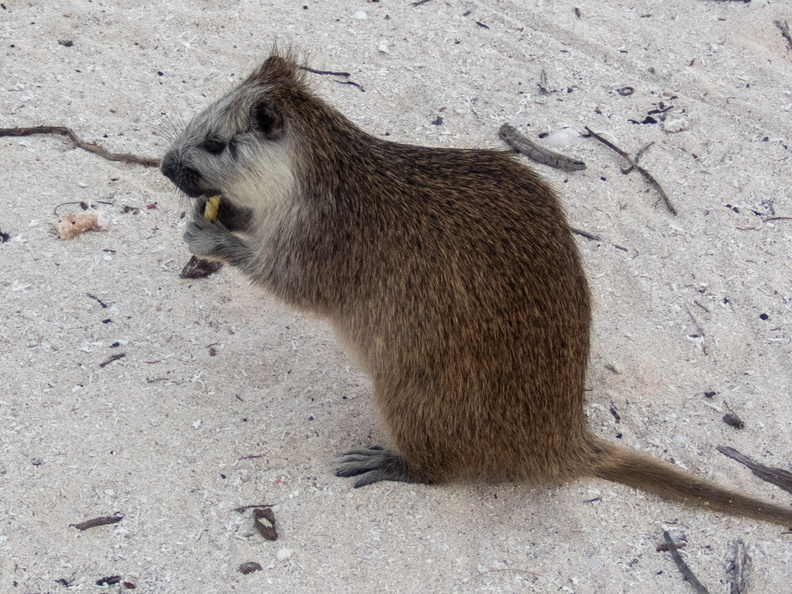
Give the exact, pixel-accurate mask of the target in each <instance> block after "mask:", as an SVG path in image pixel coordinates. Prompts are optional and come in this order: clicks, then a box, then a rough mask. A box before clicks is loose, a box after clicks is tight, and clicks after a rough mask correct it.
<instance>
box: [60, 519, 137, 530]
mask: <svg viewBox="0 0 792 594" xmlns="http://www.w3.org/2000/svg"><path fill="white" fill-rule="evenodd" d="M123 519H124V516H102V517H101V518H93V519H92V520H86V521H85V522H80V523H79V524H69V526H73V527H74V528H77V530H88V529H89V528H96V527H97V526H109V525H110V524H117V523H118V522H120V521H121V520H123Z"/></svg>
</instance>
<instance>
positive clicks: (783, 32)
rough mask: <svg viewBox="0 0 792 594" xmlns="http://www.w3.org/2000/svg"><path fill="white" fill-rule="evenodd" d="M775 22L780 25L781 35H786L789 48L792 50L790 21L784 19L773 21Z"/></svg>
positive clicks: (777, 25)
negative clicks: (782, 20)
mask: <svg viewBox="0 0 792 594" xmlns="http://www.w3.org/2000/svg"><path fill="white" fill-rule="evenodd" d="M773 24H774V25H775V26H776V27H778V29H779V31H781V35H783V36H784V39H786V42H787V49H789V50H792V33H790V32H789V23H787V22H786V21H784V22H783V23H782V22H781V21H773Z"/></svg>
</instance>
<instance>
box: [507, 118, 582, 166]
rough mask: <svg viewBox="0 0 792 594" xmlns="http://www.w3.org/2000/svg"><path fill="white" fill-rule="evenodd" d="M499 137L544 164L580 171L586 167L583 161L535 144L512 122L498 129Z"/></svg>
mask: <svg viewBox="0 0 792 594" xmlns="http://www.w3.org/2000/svg"><path fill="white" fill-rule="evenodd" d="M498 137H499V138H500V139H501V140H502V141H503V142H505V143H506V144H508V145H509V146H510V147H512V148H513V149H514V150H516V151H518V152H520V153H522V154H523V155H525V156H526V157H528V158H529V159H533V160H534V161H536V162H537V163H541V164H542V165H548V166H550V167H555V168H556V169H561V170H563V171H580V170H582V169H585V168H586V164H585V163H584V162H583V161H576V160H574V159H570V158H569V157H565V156H564V155H561V154H559V153H555V152H553V151H551V150H548V149H546V148H544V147H542V146H539V145H538V144H535V143H534V142H533V141H531V140H529V139H528V138H527V137H525V136H524V135H522V134H520V133H519V132H518V131H517V129H516V128H515V127H514V126H512V125H510V124H503V125H502V126H501V127H500V129H499V130H498Z"/></svg>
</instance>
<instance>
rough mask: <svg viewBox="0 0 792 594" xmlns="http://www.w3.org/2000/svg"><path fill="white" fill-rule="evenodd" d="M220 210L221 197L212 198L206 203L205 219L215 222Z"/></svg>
mask: <svg viewBox="0 0 792 594" xmlns="http://www.w3.org/2000/svg"><path fill="white" fill-rule="evenodd" d="M219 210H220V195H219V194H218V195H217V196H212V197H211V198H209V200H207V202H206V208H204V218H205V219H206V220H208V221H214V220H215V219H216V218H217V213H218V211H219Z"/></svg>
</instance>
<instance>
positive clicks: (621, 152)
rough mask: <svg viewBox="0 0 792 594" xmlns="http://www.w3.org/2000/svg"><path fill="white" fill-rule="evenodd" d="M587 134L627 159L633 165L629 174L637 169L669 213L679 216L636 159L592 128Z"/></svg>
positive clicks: (587, 128)
mask: <svg viewBox="0 0 792 594" xmlns="http://www.w3.org/2000/svg"><path fill="white" fill-rule="evenodd" d="M586 132H588V134H589V136H592V137H593V138H596V139H597V140H599V141H600V142H601V143H602V144H604V145H605V146H607V147H608V148H610V149H612V150H614V151H616V152H617V153H618V154H619V155H620V156H621V157H622V158H624V159H626V160H627V162H628V163H629V164H630V165H631V169H628V170H627V171H628V172H629V171H632V169H635V170H636V171H638V173H640V174H641V175H643V176H644V178H646V181H648V182H649V183H650V184H651V185H652V187H654V189H655V190H657V192H658V193H659V194H660V197H661V198H662V199H663V202H665V205H666V208H668V211H669V212H670V213H671V214H672V215H676V214H677V211H676V208H674V205H673V204H671V200H670V199H669V198H668V194H666V193H665V190H663V188H662V187H661V186H660V184H659V183H658V182H657V180H656V179H655V178H654V177H653V176H652V174H651V173H649V172H648V171H647V170H646V169H644V168H643V167H641V166H640V165H638V163H637V161H636V160H635V159H633V158H632V157H630V155H628V154H627V153H626V152H625V151H623V150H622V149H620V148H619V147H618V146H616V145H615V144H613V143H612V142H610V141H609V140H607V139H605V138H603V137H602V136H600V135H599V134H597V133H596V132H593V131H592V130H591V128H589V127H588V126H586ZM647 148H648V146H647V147H644V148H643V149H642V150H641V151H640V153H639V154H643V151H645V150H646V149H647Z"/></svg>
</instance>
